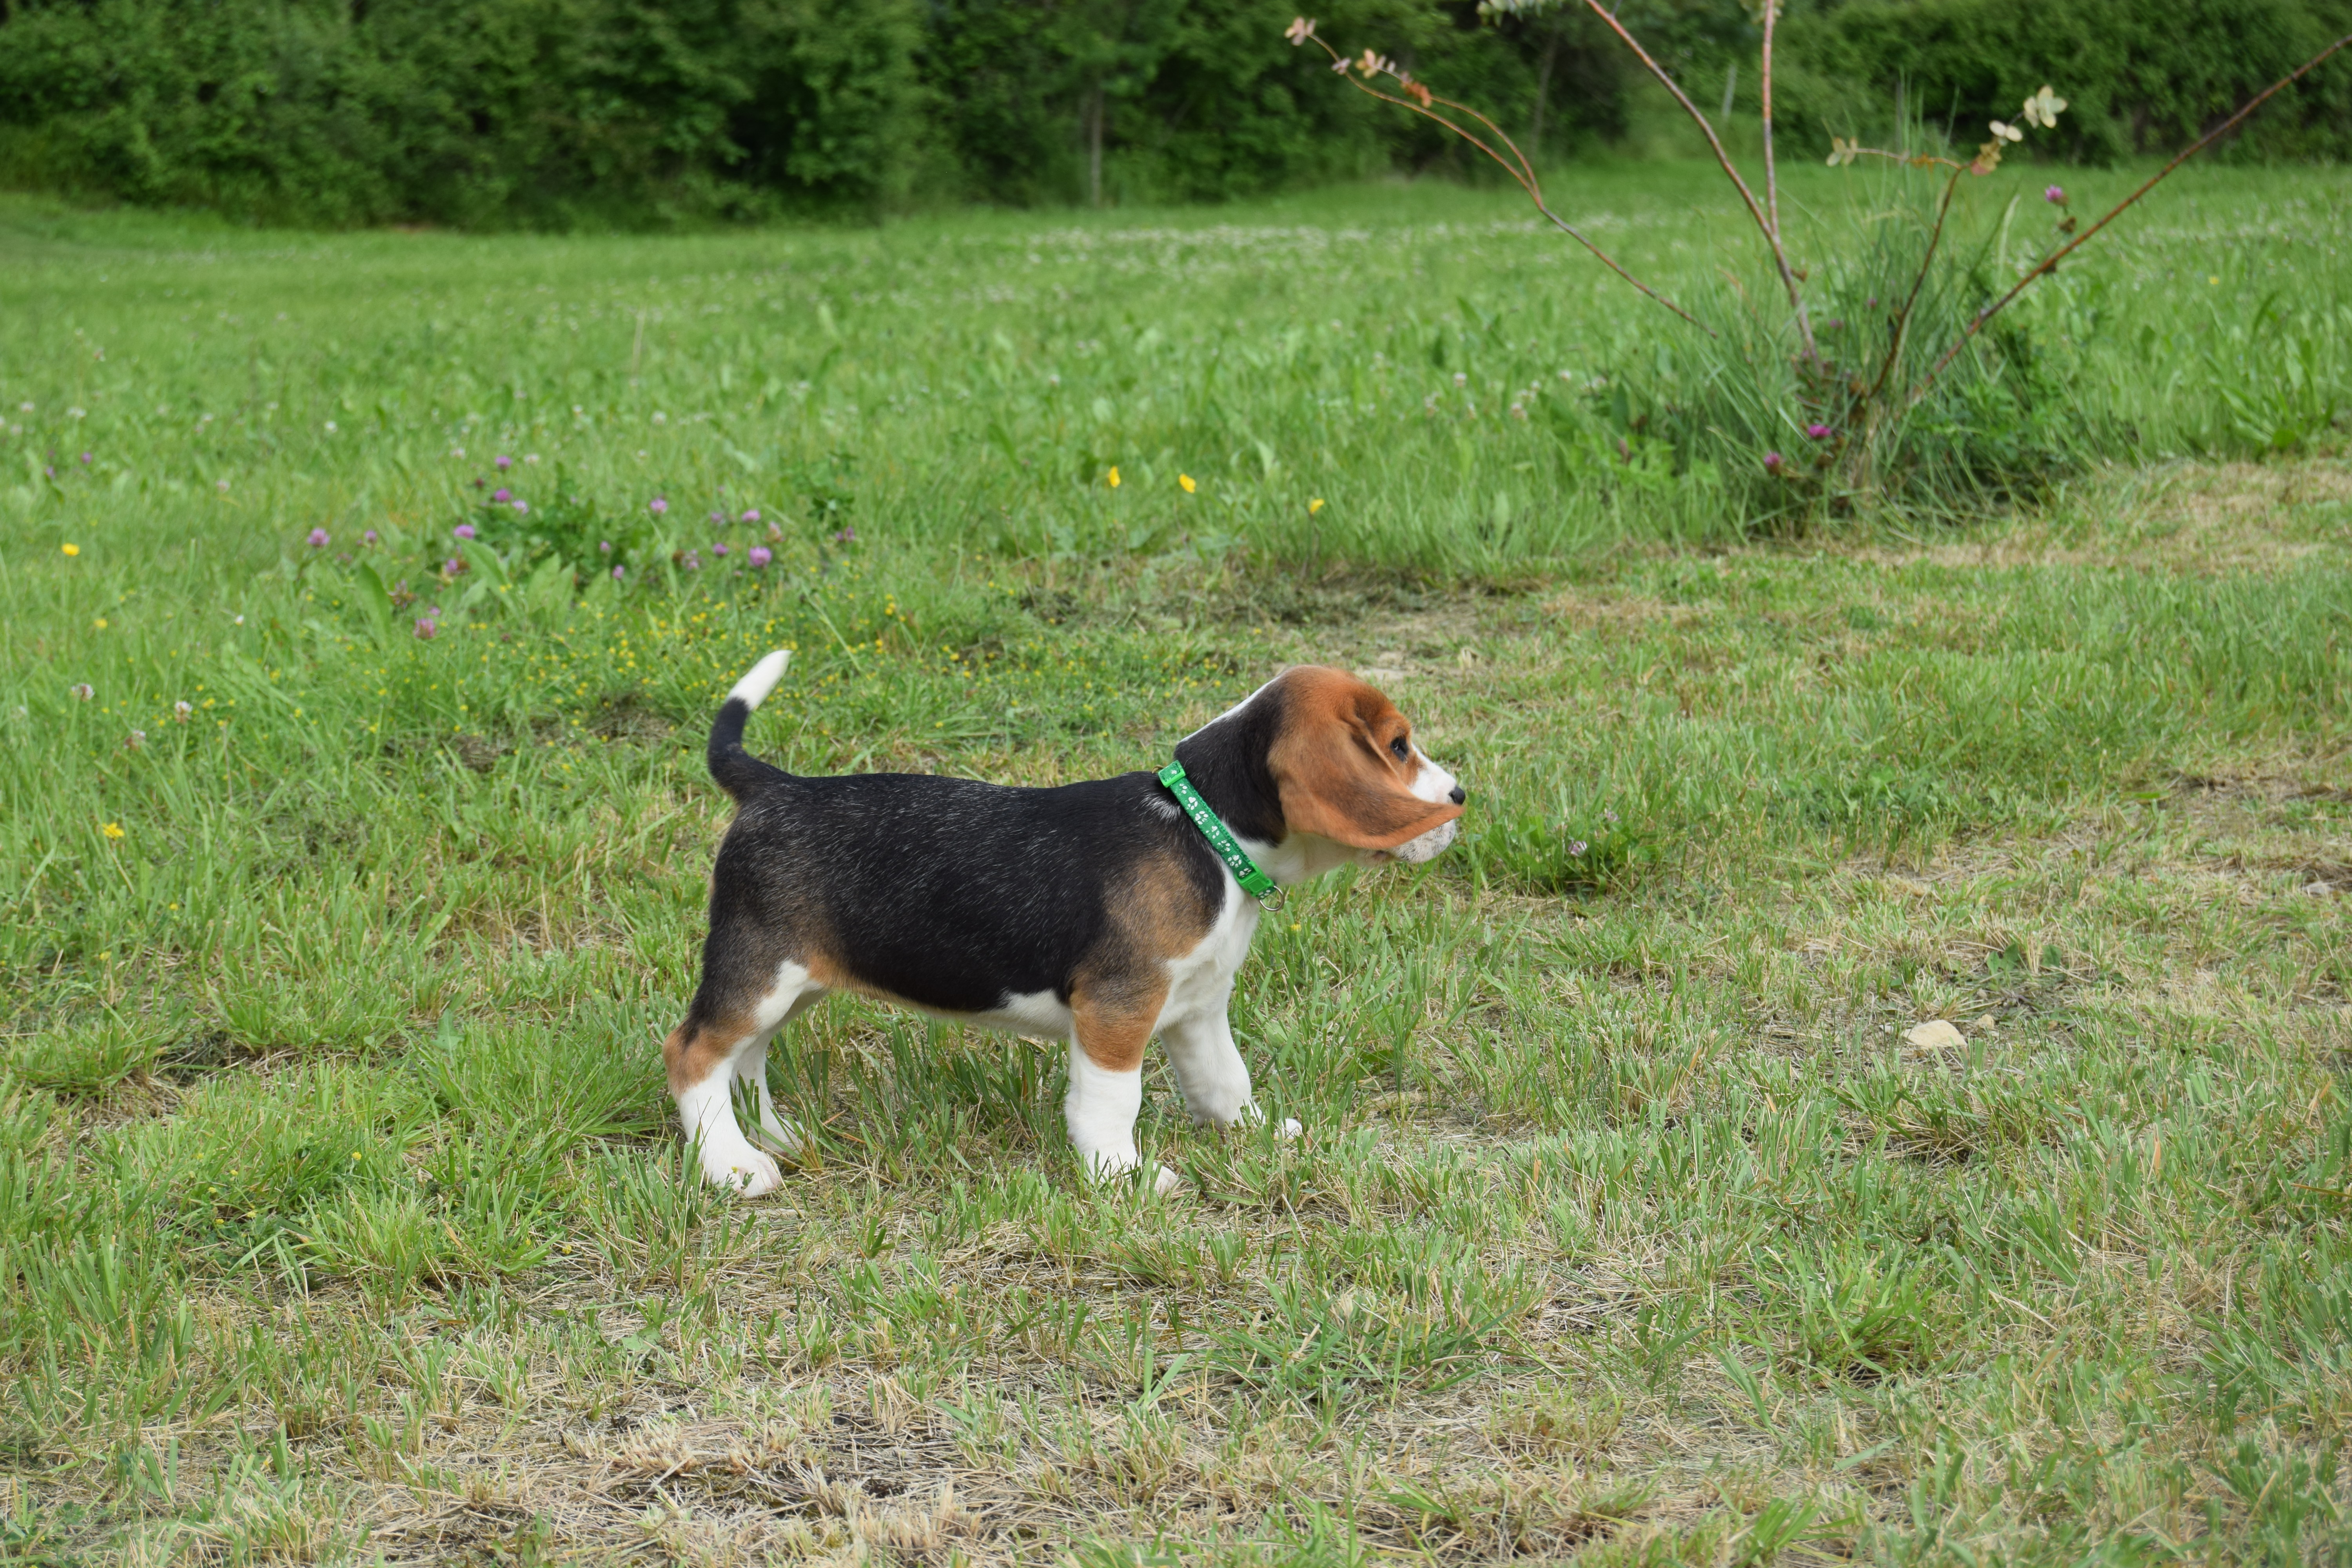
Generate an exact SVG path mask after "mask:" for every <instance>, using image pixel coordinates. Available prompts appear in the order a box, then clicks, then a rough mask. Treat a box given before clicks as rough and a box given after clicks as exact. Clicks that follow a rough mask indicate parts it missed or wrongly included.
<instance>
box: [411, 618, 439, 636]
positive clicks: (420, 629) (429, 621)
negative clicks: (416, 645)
mask: <svg viewBox="0 0 2352 1568" xmlns="http://www.w3.org/2000/svg"><path fill="white" fill-rule="evenodd" d="M440 629H441V626H440V624H439V623H438V622H436V621H435V620H434V618H433V617H432V616H417V617H416V636H417V638H418V640H420V641H423V642H431V641H432V640H433V638H434V636H435V634H436V633H438V632H439V631H440Z"/></svg>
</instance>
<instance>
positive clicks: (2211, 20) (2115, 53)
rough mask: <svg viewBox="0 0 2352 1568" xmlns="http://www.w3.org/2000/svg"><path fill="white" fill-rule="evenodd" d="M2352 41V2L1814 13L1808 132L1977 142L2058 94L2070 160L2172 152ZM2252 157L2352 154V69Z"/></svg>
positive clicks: (2309, 93) (2342, 63)
mask: <svg viewBox="0 0 2352 1568" xmlns="http://www.w3.org/2000/svg"><path fill="white" fill-rule="evenodd" d="M2347 32H2352V3H2347V0H2173V3H2168V4H2164V5H2157V4H2154V3H2153V0H2057V3H2051V0H1843V4H1835V3H1832V4H1829V5H1818V6H1815V7H1813V8H1811V9H1800V10H1799V11H1798V12H1797V13H1796V14H1795V15H1794V16H1791V18H1790V29H1789V42H1790V56H1791V57H1792V59H1793V61H1794V62H1795V63H1797V64H1799V65H1801V67H1802V68H1804V71H1805V76H1804V77H1803V78H1802V79H1801V85H1800V93H1801V103H1802V107H1803V109H1804V110H1806V111H1807V112H1806V113H1805V115H1804V118H1805V119H1806V120H1807V121H1809V126H1808V128H1809V129H1810V130H1811V131H1813V132H1816V133H1818V132H1820V131H1821V130H1822V128H1823V127H1825V126H1834V128H1835V129H1838V130H1841V131H1843V130H1845V129H1847V128H1848V127H1853V128H1856V129H1862V128H1872V127H1874V126H1875V125H1877V124H1882V123H1884V122H1885V120H1886V118H1887V110H1888V106H1889V105H1890V103H1891V102H1892V100H1893V96H1894V94H1895V91H1896V89H1897V85H1898V84H1901V85H1902V87H1903V88H1904V89H1905V90H1906V94H1907V95H1908V97H1909V100H1910V102H1909V107H1910V108H1912V109H1913V110H1916V111H1917V113H1918V115H1919V116H1920V118H1922V119H1924V120H1925V121H1927V123H1928V124H1930V125H1931V126H1934V127H1936V128H1937V129H1941V128H1942V127H1944V126H1946V125H1949V126H1950V127H1951V128H1952V137H1953V139H1954V140H1955V141H1957V142H1976V141H1978V140H1979V139H1980V138H1981V137H1982V136H1983V133H1984V124H1985V121H1987V120H1988V119H1992V118H2002V119H2013V118H2015V112H2014V111H2015V110H2016V109H2017V107H2018V105H2019V104H2020V103H2021V101H2023V100H2024V99H2025V97H2026V95H2027V94H2029V93H2031V92H2032V91H2033V90H2034V89H2036V88H2037V87H2040V86H2041V85H2042V83H2044V82H2050V83H2053V84H2055V85H2057V87H2058V89H2059V92H2060V93H2061V95H2062V96H2063V97H2064V98H2066V99H2067V100H2069V108H2068V111H2067V112H2066V113H2065V114H2064V115H2063V116H2062V117H2061V123H2060V131H2061V136H2060V141H2061V143H2062V145H2063V150H2064V152H2065V153H2066V154H2067V155H2068V156H2071V157H2074V158H2078V159H2084V160H2088V161H2093V162H2100V163H2105V162H2107V161H2110V160H2112V159H2115V158H2116V157H2119V156H2124V155H2127V154H2131V153H2159V152H2169V151H2172V150H2174V149H2177V148H2179V147H2180V146H2183V145H2185V144H2186V143H2188V142H2191V141H2193V140H2195V139H2196V138H2197V137H2198V136H2199V135H2200V134H2201V133H2203V132H2205V131H2206V130H2208V129H2210V127H2211V126H2212V125H2213V124H2214V123H2215V122H2217V121H2221V120H2223V119H2226V118H2227V117H2228V116H2229V115H2230V114H2231V112H2232V111H2234V110H2236V109H2237V108H2238V107H2239V106H2240V105H2242V104H2243V103H2244V102H2245V101H2246V100H2247V99H2248V98H2250V97H2252V95H2253V94H2254V93H2256V92H2259V91H2261V90H2262V89H2263V88H2265V87H2267V86H2269V85H2270V84H2271V83H2272V82H2274V81H2276V80H2278V79H2280V78H2281V77H2283V76H2284V75H2286V74H2287V72H2289V71H2291V70H2293V69H2294V68H2295V67H2296V66H2298V65H2300V64H2302V63H2303V62H2304V61H2305V60H2306V59H2308V58H2311V57H2312V56H2313V55H2315V54H2316V53H2318V52H2319V50H2320V49H2322V48H2324V47H2326V45H2327V44H2329V43H2330V42H2332V41H2334V40H2335V39H2336V38H2339V37H2343V36H2344V35H2345V34H2346V33H2347ZM2233 141H2234V142H2235V143H2236V145H2235V146H2234V147H2233V148H2232V149H2231V152H2232V153H2234V154H2235V155H2237V156H2241V157H2245V156H2253V157H2270V158H2275V157H2291V158H2309V157H2323V158H2340V157H2343V156H2346V155H2347V153H2352V59H2345V58H2341V57H2339V58H2337V59H2336V60H2335V61H2331V62H2330V63H2329V64H2328V65H2327V66H2326V67H2323V68H2321V70H2320V72H2318V73H2315V75H2314V76H2313V77H2312V78H2311V79H2309V80H2308V81H2307V82H2306V83H2305V84H2301V85H2299V86H2297V87H2296V88H2294V89H2291V90H2290V93H2289V94H2286V95H2283V96H2282V97H2281V98H2280V99H2279V100H2274V101H2273V102H2272V103H2271V104H2269V105H2266V106H2265V107H2264V108H2263V111H2262V112H2261V113H2260V114H2258V115H2257V116H2255V118H2254V119H2252V121H2248V123H2247V125H2246V126H2245V128H2244V129H2243V131H2242V132H2239V134H2238V135H2237V136H2236V137H2235V138H2233Z"/></svg>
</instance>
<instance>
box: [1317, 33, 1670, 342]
mask: <svg viewBox="0 0 2352 1568" xmlns="http://www.w3.org/2000/svg"><path fill="white" fill-rule="evenodd" d="M1307 36H1308V37H1313V35H1312V34H1309V35H1307ZM1315 43H1316V45H1317V47H1319V48H1321V49H1322V51H1323V52H1324V53H1325V54H1327V55H1329V56H1330V57H1331V63H1332V64H1333V65H1334V66H1335V67H1337V68H1339V71H1340V74H1342V75H1343V76H1346V77H1347V82H1348V85H1349V87H1352V88H1354V89H1356V90H1357V91H1358V92H1360V93H1363V94H1364V95H1365V96H1366V97H1369V98H1377V99H1379V100H1381V102H1382V103H1393V104H1395V105H1396V106H1397V107H1398V108H1400V109H1405V110H1412V112H1413V113H1415V114H1418V115H1420V116H1421V117H1422V118H1423V120H1428V121H1434V122H1435V123H1437V124H1439V125H1443V126H1444V127H1445V128H1446V129H1447V130H1448V131H1451V132H1454V134H1455V135H1456V136H1459V137H1461V138H1462V140H1463V141H1465V142H1468V143H1469V144H1470V145H1471V146H1473V147H1475V148H1476V149H1478V151H1479V152H1481V153H1485V154H1486V156H1487V157H1489V158H1491V159H1493V160H1494V161H1495V162H1496V163H1497V164H1499V165H1501V167H1502V170H1503V172H1504V173H1505V174H1508V175H1510V176H1511V178H1512V179H1513V180H1514V181H1516V182H1517V184H1518V186H1519V188H1520V189H1521V190H1523V191H1525V192H1527V194H1528V200H1529V201H1531V202H1533V203H1534V204H1535V209H1536V211H1538V212H1539V213H1541V214H1543V216H1545V217H1546V218H1547V219H1548V220H1549V222H1550V223H1551V226H1553V227H1554V228H1557V229H1559V231H1560V233H1562V234H1564V235H1566V236H1568V237H1569V238H1570V239H1572V240H1574V241H1576V243H1577V244H1579V245H1580V246H1582V247H1584V248H1585V249H1586V250H1588V251H1590V252H1591V254H1592V257H1593V258H1594V259H1595V260H1597V261H1599V262H1600V263H1601V265H1602V266H1603V267H1606V268H1609V270H1610V271H1612V272H1614V273H1615V274H1617V276H1618V277H1620V278H1622V279H1624V280H1625V281H1626V282H1628V283H1630V284H1632V285H1633V287H1634V288H1635V289H1639V290H1641V292H1642V293H1643V294H1644V295H1646V296H1648V297H1649V298H1650V299H1652V300H1655V301H1656V302H1657V303H1659V304H1661V305H1664V307H1665V308H1666V309H1667V310H1672V311H1673V312H1674V313H1675V315H1677V316H1680V317H1681V318H1682V319H1683V320H1684V321H1688V322H1689V323H1690V324H1691V325H1692V326H1694V327H1696V328H1697V329H1698V330H1699V331H1703V332H1705V333H1706V334H1707V336H1709V337H1714V336H1715V335H1716V332H1715V329H1713V328H1712V327H1709V326H1708V325H1707V324H1706V322H1704V321H1700V320H1699V319H1698V318H1697V317H1696V316H1694V315H1692V314H1691V313H1690V312H1689V311H1688V310H1684V309H1683V308H1682V307H1681V306H1680V305H1677V304H1675V302H1674V301H1673V300H1669V299H1667V298H1666V297H1665V296H1664V294H1661V293H1659V292H1658V291H1657V290H1656V289H1653V288H1651V287H1650V286H1649V285H1648V284H1647V283H1644V282H1643V281H1642V280H1641V279H1639V278H1636V277H1634V276H1633V274H1632V273H1631V272H1628V271H1626V270H1625V268H1623V267H1622V266H1621V265H1619V264H1618V262H1617V260H1616V258H1613V257H1612V256H1611V255H1610V254H1609V253H1608V252H1607V251H1605V250H1603V249H1601V247H1599V246H1597V245H1595V244H1593V243H1592V241H1591V240H1590V239H1587V238H1586V237H1584V236H1583V235H1582V234H1581V233H1580V232H1578V230H1577V228H1576V226H1574V225H1573V224H1570V222H1568V221H1567V220H1566V219H1564V218H1562V217H1561V216H1559V214H1558V213H1556V212H1554V211H1552V210H1551V207H1550V205H1549V204H1547V203H1546V202H1545V201H1544V197H1543V186H1542V184H1540V183H1539V182H1538V180H1537V178H1536V171H1535V165H1534V164H1533V163H1530V162H1529V161H1528V155H1527V154H1526V153H1523V152H1521V151H1520V150H1519V145H1518V143H1517V142H1514V141H1512V140H1511V138H1510V135H1509V133H1508V132H1505V131H1504V130H1503V128H1502V127H1501V126H1499V125H1496V123H1495V122H1494V121H1491V120H1489V119H1487V118H1486V116H1485V115H1483V114H1481V113H1479V112H1478V111H1477V110H1475V109H1473V108H1471V107H1470V106H1469V105H1468V104H1466V103H1456V102H1455V101H1454V100H1452V99H1450V98H1440V97H1438V96H1437V95H1436V94H1434V93H1433V92H1431V91H1430V90H1429V89H1427V88H1426V87H1423V86H1422V85H1420V84H1419V83H1416V82H1414V81H1412V79H1410V78H1407V77H1404V76H1402V75H1401V74H1400V73H1398V72H1396V71H1394V70H1391V71H1390V72H1389V74H1390V75H1391V76H1396V77H1397V78H1398V79H1399V81H1401V82H1402V83H1403V85H1404V86H1405V88H1406V89H1407V90H1408V91H1411V92H1412V93H1413V94H1414V95H1415V98H1423V97H1425V98H1426V99H1427V100H1428V101H1427V102H1426V103H1423V102H1417V101H1415V100H1414V98H1399V97H1397V96H1396V95H1394V94H1393V93H1386V92H1382V91H1381V89H1378V88H1376V87H1373V86H1370V84H1369V83H1367V82H1361V81H1358V80H1357V79H1355V77H1354V76H1352V75H1348V66H1349V61H1348V60H1346V59H1345V58H1342V57H1341V55H1340V54H1339V51H1338V50H1337V49H1334V48H1333V47H1331V46H1330V45H1329V44H1328V43H1326V42H1324V40H1323V39H1321V38H1315ZM1386 63H1387V62H1385V61H1376V64H1378V65H1380V66H1382V67H1385V66H1386ZM1435 104H1444V106H1445V107H1446V108H1448V109H1452V110H1459V111H1460V112H1462V113H1464V114H1466V115H1468V116H1469V117H1470V118H1472V119H1473V120H1475V121H1477V122H1478V123H1479V124H1481V125H1483V126H1485V127H1486V130H1487V131H1488V132H1490V133H1491V134H1492V135H1493V136H1494V138H1495V140H1496V141H1497V142H1501V143H1502V144H1503V146H1505V147H1506V148H1508V149H1509V151H1510V156H1509V157H1505V156H1504V155H1503V154H1502V153H1497V152H1496V150H1495V149H1494V148H1493V147H1491V146H1489V145H1487V144H1486V142H1485V141H1484V140H1482V139H1481V138H1480V137H1478V136H1477V135H1476V134H1475V133H1474V132H1471V131H1469V130H1468V129H1466V128H1465V127H1464V126H1461V125H1458V124H1456V123H1454V121H1451V120H1449V119H1447V118H1446V117H1445V116H1444V115H1443V114H1440V113H1438V112H1437V110H1435V109H1434V108H1433V107H1432V106H1433V105H1435Z"/></svg>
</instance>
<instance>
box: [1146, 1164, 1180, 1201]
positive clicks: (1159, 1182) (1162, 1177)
mask: <svg viewBox="0 0 2352 1568" xmlns="http://www.w3.org/2000/svg"><path fill="white" fill-rule="evenodd" d="M1183 1184H1184V1178H1183V1177H1181V1176H1180V1175H1178V1174H1177V1173H1175V1172H1173V1171H1171V1170H1170V1169H1169V1168H1168V1167H1167V1166H1165V1165H1162V1166H1160V1173H1159V1174H1158V1175H1156V1176H1154V1177H1152V1178H1151V1186H1152V1190H1153V1191H1154V1192H1157V1193H1158V1194H1160V1196H1161V1197H1163V1198H1164V1197H1166V1196H1167V1195H1168V1194H1171V1193H1172V1192H1174V1191H1175V1190H1176V1189H1177V1188H1178V1187H1181V1186H1182V1185H1183Z"/></svg>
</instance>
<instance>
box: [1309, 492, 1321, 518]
mask: <svg viewBox="0 0 2352 1568" xmlns="http://www.w3.org/2000/svg"><path fill="white" fill-rule="evenodd" d="M1321 510H1323V498H1322V497H1321V496H1317V497H1316V498H1315V499H1314V500H1311V501H1308V502H1307V516H1309V517H1313V516H1314V515H1315V514H1316V513H1317V512H1318V511H1321Z"/></svg>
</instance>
